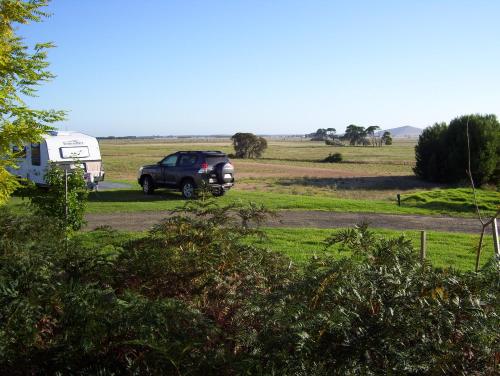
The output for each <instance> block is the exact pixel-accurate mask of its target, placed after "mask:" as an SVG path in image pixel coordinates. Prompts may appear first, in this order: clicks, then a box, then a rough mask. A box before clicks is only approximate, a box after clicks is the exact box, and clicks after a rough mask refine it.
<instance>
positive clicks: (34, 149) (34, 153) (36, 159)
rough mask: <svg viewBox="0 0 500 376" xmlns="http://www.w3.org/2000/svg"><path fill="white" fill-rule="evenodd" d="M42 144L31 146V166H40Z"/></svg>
mask: <svg viewBox="0 0 500 376" xmlns="http://www.w3.org/2000/svg"><path fill="white" fill-rule="evenodd" d="M40 162H41V160H40V144H31V164H32V165H33V166H40Z"/></svg>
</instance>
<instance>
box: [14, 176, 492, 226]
mask: <svg viewBox="0 0 500 376" xmlns="http://www.w3.org/2000/svg"><path fill="white" fill-rule="evenodd" d="M130 184H134V183H133V182H130ZM132 187H133V186H131V188H130V189H115V190H109V191H98V192H92V193H91V194H90V197H89V203H88V207H87V212H88V213H113V212H123V213H126V212H144V211H164V210H172V209H175V208H180V207H182V206H183V205H184V203H185V200H184V199H183V198H182V196H181V195H180V193H179V192H174V191H168V190H163V189H162V190H157V191H156V192H155V194H154V195H151V196H146V195H144V194H143V193H142V191H141V190H140V187H139V185H137V184H135V187H133V188H132ZM478 199H479V202H480V203H481V208H482V209H483V212H484V214H491V213H492V212H494V210H495V208H496V207H498V205H499V203H500V193H499V192H496V191H489V190H478ZM217 200H218V202H219V203H220V204H229V203H232V202H250V201H251V202H255V203H259V204H262V205H264V206H266V207H267V208H269V209H273V210H324V211H335V212H356V213H386V214H418V215H446V216H456V217H473V216H475V212H474V210H473V201H472V193H471V192H468V190H466V189H442V190H439V191H422V192H420V193H419V194H418V195H415V194H411V195H403V196H402V205H401V206H398V205H397V200H396V197H395V196H393V197H390V198H387V199H385V200H381V199H379V200H370V199H352V198H337V197H329V196H321V195H304V194H298V193H296V194H289V193H288V194H287V193H275V192H262V191H257V190H254V191H249V190H242V189H233V190H230V191H229V192H228V193H227V194H226V195H225V196H224V197H222V198H218V199H217ZM21 202H22V199H20V198H18V197H14V198H12V199H11V200H10V202H9V205H11V206H15V205H18V204H20V203H21Z"/></svg>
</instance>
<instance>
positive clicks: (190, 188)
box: [181, 180, 195, 199]
mask: <svg viewBox="0 0 500 376" xmlns="http://www.w3.org/2000/svg"><path fill="white" fill-rule="evenodd" d="M181 192H182V197H184V198H186V199H190V198H194V195H195V192H194V183H193V182H192V181H191V180H185V181H184V182H183V183H182V186H181Z"/></svg>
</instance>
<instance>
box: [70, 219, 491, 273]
mask: <svg viewBox="0 0 500 376" xmlns="http://www.w3.org/2000/svg"><path fill="white" fill-rule="evenodd" d="M264 230H265V232H266V234H267V237H268V238H267V239H266V240H264V241H260V240H257V239H254V240H249V242H251V243H253V244H255V245H257V246H260V247H263V248H269V249H272V250H274V251H276V252H283V253H285V254H286V255H287V256H289V257H290V259H291V260H292V261H293V262H294V263H296V264H302V263H304V262H305V261H306V260H307V259H308V258H310V257H314V256H320V255H322V254H324V253H325V252H327V253H328V254H330V255H332V256H333V257H337V258H338V257H344V256H347V255H348V253H345V252H339V251H338V249H335V248H332V249H330V250H328V251H325V250H324V243H323V241H324V240H325V239H326V238H327V237H328V236H330V235H331V234H332V233H334V232H335V231H338V230H328V229H311V228H279V229H277V228H267V229H264ZM373 231H374V232H375V233H376V234H377V236H383V237H388V236H393V237H395V236H400V235H401V234H403V233H401V232H399V231H392V230H382V229H373ZM404 235H405V237H407V238H408V239H410V240H411V241H412V243H413V244H414V247H415V252H417V249H418V247H419V242H418V239H419V233H418V232H417V231H406V232H404ZM141 236H143V234H142V233H127V232H120V231H115V232H112V234H111V236H110V234H109V233H108V232H103V231H99V230H96V231H92V232H84V233H79V235H78V238H79V240H80V241H82V243H83V244H84V245H86V246H88V247H93V246H95V244H100V245H101V246H104V247H106V246H107V245H118V246H119V245H121V244H123V242H125V241H127V240H129V239H132V238H138V237H141ZM485 239H486V242H485V248H484V250H483V254H482V256H481V265H484V264H485V263H486V262H487V261H488V259H490V258H491V257H492V255H493V251H492V248H493V245H492V238H491V236H487V237H486V238H485ZM478 241H479V236H476V235H469V234H457V233H446V232H432V231H431V232H428V234H427V257H428V260H429V261H430V262H431V263H432V265H434V266H435V267H442V268H447V267H453V268H456V269H460V270H473V268H474V265H475V247H477V244H478Z"/></svg>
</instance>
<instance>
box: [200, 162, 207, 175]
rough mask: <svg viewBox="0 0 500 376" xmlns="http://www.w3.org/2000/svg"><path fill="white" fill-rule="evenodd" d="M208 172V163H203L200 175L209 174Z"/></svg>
mask: <svg viewBox="0 0 500 376" xmlns="http://www.w3.org/2000/svg"><path fill="white" fill-rule="evenodd" d="M207 172H208V163H207V162H203V163H202V164H201V168H200V169H199V170H198V174H203V173H207Z"/></svg>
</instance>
